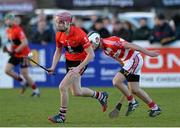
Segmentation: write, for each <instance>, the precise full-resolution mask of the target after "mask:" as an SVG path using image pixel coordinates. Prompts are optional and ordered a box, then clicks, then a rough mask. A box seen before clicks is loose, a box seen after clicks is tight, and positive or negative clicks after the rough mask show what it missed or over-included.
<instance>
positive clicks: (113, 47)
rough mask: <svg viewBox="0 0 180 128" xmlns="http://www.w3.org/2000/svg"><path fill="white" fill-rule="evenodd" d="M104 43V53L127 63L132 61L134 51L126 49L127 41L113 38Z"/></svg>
mask: <svg viewBox="0 0 180 128" xmlns="http://www.w3.org/2000/svg"><path fill="white" fill-rule="evenodd" d="M102 42H103V43H102V46H103V51H104V53H105V54H106V55H108V56H110V57H112V58H114V59H121V60H122V61H125V60H128V59H130V58H131V56H132V55H133V53H134V50H133V49H125V47H124V44H125V43H127V41H125V40H124V39H122V38H119V37H116V36H112V37H108V38H104V39H103V41H102Z"/></svg>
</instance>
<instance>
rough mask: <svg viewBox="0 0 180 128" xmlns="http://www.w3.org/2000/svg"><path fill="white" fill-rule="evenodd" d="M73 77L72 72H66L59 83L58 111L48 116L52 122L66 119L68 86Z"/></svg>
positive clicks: (70, 84)
mask: <svg viewBox="0 0 180 128" xmlns="http://www.w3.org/2000/svg"><path fill="white" fill-rule="evenodd" d="M72 82H73V77H72V73H71V72H68V73H67V74H66V76H65V77H64V79H63V80H62V81H61V83H60V85H59V92H60V108H59V113H58V114H57V115H55V116H51V117H48V120H50V121H51V122H53V123H64V122H65V120H66V113H67V106H68V101H69V94H68V91H69V88H70V87H71V86H72Z"/></svg>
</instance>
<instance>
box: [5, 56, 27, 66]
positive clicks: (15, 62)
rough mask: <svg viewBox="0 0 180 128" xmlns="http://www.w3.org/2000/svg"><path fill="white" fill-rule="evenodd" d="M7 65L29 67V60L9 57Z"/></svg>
mask: <svg viewBox="0 0 180 128" xmlns="http://www.w3.org/2000/svg"><path fill="white" fill-rule="evenodd" d="M8 63H10V64H12V65H14V66H17V65H19V64H20V67H21V68H27V67H29V60H28V59H27V58H18V57H14V56H11V57H10V58H9V61H8Z"/></svg>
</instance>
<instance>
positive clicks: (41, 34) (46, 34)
mask: <svg viewBox="0 0 180 128" xmlns="http://www.w3.org/2000/svg"><path fill="white" fill-rule="evenodd" d="M50 42H52V33H51V32H50V30H49V28H47V24H46V21H45V20H40V21H39V22H38V24H37V30H36V31H35V32H34V34H33V35H32V43H37V44H42V45H46V44H47V43H50Z"/></svg>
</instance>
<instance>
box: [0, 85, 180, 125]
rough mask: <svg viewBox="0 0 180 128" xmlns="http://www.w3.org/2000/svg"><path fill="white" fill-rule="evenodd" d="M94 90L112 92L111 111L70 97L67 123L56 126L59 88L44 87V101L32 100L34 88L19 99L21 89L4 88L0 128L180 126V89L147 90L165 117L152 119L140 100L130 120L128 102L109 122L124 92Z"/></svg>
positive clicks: (2, 91)
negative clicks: (39, 127) (22, 127)
mask: <svg viewBox="0 0 180 128" xmlns="http://www.w3.org/2000/svg"><path fill="white" fill-rule="evenodd" d="M94 89H96V90H101V91H102V90H106V91H107V92H109V108H108V110H107V112H105V113H103V112H101V107H100V104H99V103H98V102H97V101H96V100H95V99H93V98H86V97H72V96H70V103H69V108H68V117H67V120H66V123H65V124H52V123H50V122H49V121H48V120H47V118H48V116H50V115H54V114H56V113H57V112H58V108H59V92H58V88H42V89H41V97H40V98H31V97H29V95H30V93H31V91H30V89H29V90H28V91H27V92H26V93H25V95H24V96H19V94H18V91H19V90H18V89H0V126H1V127H5V126H16V127H20V126H25V127H26V126H51V127H54V126H101V127H103V126H111V127H112V126H118V127H121V126H126V127H131V126H134V127H139V126H142V127H151V126H154V127H158V126H162V127H165V126H171V127H174V126H177V127H178V126H180V111H179V109H180V100H179V99H180V88H164V89H159V88H157V89H145V90H146V91H147V92H148V93H149V94H150V95H151V96H152V98H153V99H154V100H155V101H156V102H157V103H158V104H159V105H160V107H161V109H162V114H161V115H160V116H158V117H156V118H150V117H148V112H147V111H148V107H147V106H146V105H145V104H144V103H143V102H142V101H141V100H139V99H138V101H139V103H140V106H139V108H138V109H137V110H136V111H135V112H134V113H133V114H132V115H130V116H129V117H125V116H124V114H125V111H126V109H127V102H124V104H123V108H122V111H121V113H120V116H119V117H118V118H117V119H109V117H108V113H109V112H110V111H111V110H112V108H113V106H114V105H115V104H116V101H118V99H119V97H120V96H121V93H120V92H119V91H118V90H117V89H115V88H94Z"/></svg>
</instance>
